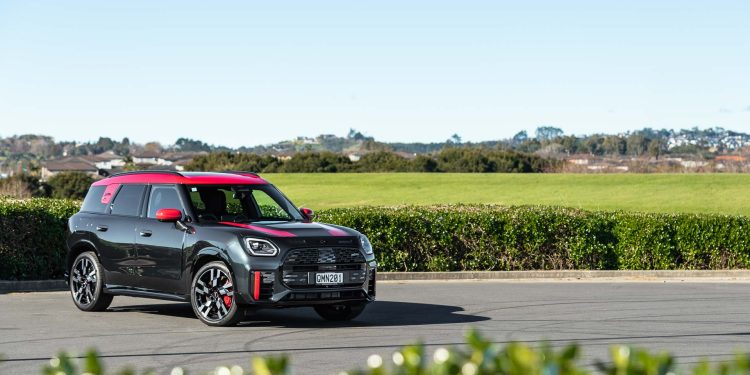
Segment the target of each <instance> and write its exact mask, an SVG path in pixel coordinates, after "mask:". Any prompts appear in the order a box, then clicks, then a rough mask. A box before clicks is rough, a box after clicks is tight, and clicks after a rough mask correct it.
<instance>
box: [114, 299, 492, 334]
mask: <svg viewBox="0 0 750 375" xmlns="http://www.w3.org/2000/svg"><path fill="white" fill-rule="evenodd" d="M109 311H112V312H139V313H144V314H156V315H166V316H172V317H178V318H188V319H196V320H197V318H196V317H195V315H194V314H193V309H192V308H191V307H190V305H189V304H187V303H160V304H154V305H127V306H117V307H111V308H110V309H109ZM463 311H464V309H463V308H461V307H459V306H451V305H438V304H431V303H415V302H394V301H377V302H373V303H370V304H369V305H368V306H367V308H366V309H365V311H364V312H363V313H362V315H360V316H359V317H357V318H356V319H354V320H353V321H350V322H329V321H325V320H323V319H322V318H320V317H319V316H318V315H317V314H316V313H315V311H314V310H313V309H312V308H310V307H300V308H289V309H260V310H254V311H249V312H248V313H247V314H246V316H245V319H243V321H242V323H240V324H239V326H241V327H242V326H245V327H290V328H316V327H370V326H377V327H388V326H413V325H429V324H456V323H474V322H480V321H484V320H489V319H490V318H488V317H484V316H477V315H471V314H463V313H462V312H463Z"/></svg>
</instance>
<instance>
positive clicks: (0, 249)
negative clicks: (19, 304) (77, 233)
mask: <svg viewBox="0 0 750 375" xmlns="http://www.w3.org/2000/svg"><path fill="white" fill-rule="evenodd" d="M79 207H80V202H77V201H70V200H62V199H46V198H34V199H25V200H16V199H6V198H0V280H34V279H55V278H61V277H62V274H63V272H64V268H65V251H66V250H65V232H66V227H67V223H68V218H69V217H70V216H72V215H73V214H75V213H76V212H78V209H79Z"/></svg>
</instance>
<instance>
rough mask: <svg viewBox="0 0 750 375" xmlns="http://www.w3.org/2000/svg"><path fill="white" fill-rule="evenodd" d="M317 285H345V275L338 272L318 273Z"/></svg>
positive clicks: (316, 276)
mask: <svg viewBox="0 0 750 375" xmlns="http://www.w3.org/2000/svg"><path fill="white" fill-rule="evenodd" d="M315 283H316V284H321V285H330V284H343V283H344V274H343V273H337V272H326V273H316V274H315Z"/></svg>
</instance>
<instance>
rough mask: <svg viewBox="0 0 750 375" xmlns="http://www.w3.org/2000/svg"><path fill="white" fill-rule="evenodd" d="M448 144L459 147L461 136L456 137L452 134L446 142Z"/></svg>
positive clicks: (456, 135)
mask: <svg viewBox="0 0 750 375" xmlns="http://www.w3.org/2000/svg"><path fill="white" fill-rule="evenodd" d="M448 142H449V143H450V142H452V143H455V144H457V145H460V144H461V136H460V135H458V134H453V135H452V136H451V138H450V139H449V140H448Z"/></svg>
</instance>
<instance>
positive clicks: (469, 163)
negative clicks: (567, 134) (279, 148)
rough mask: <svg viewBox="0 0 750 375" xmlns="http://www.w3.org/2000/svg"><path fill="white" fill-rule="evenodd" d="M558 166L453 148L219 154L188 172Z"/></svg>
mask: <svg viewBox="0 0 750 375" xmlns="http://www.w3.org/2000/svg"><path fill="white" fill-rule="evenodd" d="M558 164H559V162H557V161H554V160H551V159H547V158H543V157H540V156H536V155H531V154H526V153H520V152H516V151H513V150H502V149H485V148H465V147H451V148H445V149H443V150H442V151H440V152H438V153H436V154H434V155H417V156H415V157H414V158H406V157H403V156H401V155H399V154H395V153H392V152H388V151H375V152H370V153H367V154H365V155H362V156H361V158H360V159H359V160H357V161H352V160H351V159H350V158H348V157H346V156H344V155H342V154H337V153H333V152H301V153H298V154H296V155H294V156H293V157H292V158H291V159H288V160H283V159H280V158H276V157H273V156H269V155H257V154H252V153H231V152H216V153H211V154H208V155H201V156H197V157H196V158H194V159H193V161H192V162H191V163H189V164H188V165H186V167H185V169H186V170H191V171H226V170H242V171H253V172H263V173H320V172H323V173H336V172H354V173H357V172H452V173H494V172H499V173H540V172H545V171H550V170H554V169H555V168H556V167H557V166H558Z"/></svg>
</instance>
